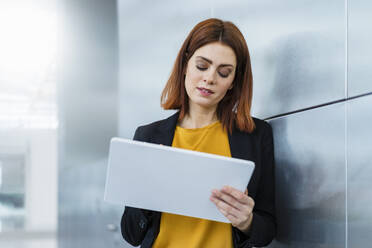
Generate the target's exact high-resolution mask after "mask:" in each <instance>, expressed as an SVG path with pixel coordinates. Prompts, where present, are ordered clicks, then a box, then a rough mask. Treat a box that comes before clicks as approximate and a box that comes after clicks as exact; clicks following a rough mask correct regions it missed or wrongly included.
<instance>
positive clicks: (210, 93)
mask: <svg viewBox="0 0 372 248" xmlns="http://www.w3.org/2000/svg"><path fill="white" fill-rule="evenodd" d="M196 88H197V89H198V90H199V92H200V93H201V94H202V95H203V96H210V95H212V94H213V93H214V92H213V91H211V90H208V89H206V88H199V87H196Z"/></svg>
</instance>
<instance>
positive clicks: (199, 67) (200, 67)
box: [196, 65, 208, 71]
mask: <svg viewBox="0 0 372 248" xmlns="http://www.w3.org/2000/svg"><path fill="white" fill-rule="evenodd" d="M196 68H198V69H199V70H201V71H205V70H206V69H208V68H207V67H203V66H198V65H197V66H196Z"/></svg>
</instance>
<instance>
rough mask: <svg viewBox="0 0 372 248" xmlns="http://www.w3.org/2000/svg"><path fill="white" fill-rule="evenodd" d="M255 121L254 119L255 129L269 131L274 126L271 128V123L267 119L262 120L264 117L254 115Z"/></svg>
mask: <svg viewBox="0 0 372 248" xmlns="http://www.w3.org/2000/svg"><path fill="white" fill-rule="evenodd" d="M252 118H253V121H254V124H255V125H256V129H255V131H257V132H267V131H270V130H271V129H272V128H271V125H270V123H269V122H268V121H265V120H262V119H259V118H257V117H253V116H252Z"/></svg>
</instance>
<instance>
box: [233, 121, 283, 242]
mask: <svg viewBox="0 0 372 248" xmlns="http://www.w3.org/2000/svg"><path fill="white" fill-rule="evenodd" d="M265 124H266V125H265V129H264V133H263V138H262V148H261V166H262V167H261V168H262V171H261V175H260V177H261V178H260V182H259V188H258V191H257V195H256V199H255V206H254V208H253V220H252V224H251V229H250V231H249V233H248V234H245V233H243V232H241V231H240V230H239V229H237V228H235V227H234V228H235V229H236V231H235V235H236V237H235V238H236V239H237V243H238V247H241V248H248V247H252V246H254V247H262V246H267V245H268V244H270V242H271V241H272V240H273V239H274V237H275V235H276V217H275V161H274V144H273V134H272V128H271V126H270V124H269V123H267V122H265Z"/></svg>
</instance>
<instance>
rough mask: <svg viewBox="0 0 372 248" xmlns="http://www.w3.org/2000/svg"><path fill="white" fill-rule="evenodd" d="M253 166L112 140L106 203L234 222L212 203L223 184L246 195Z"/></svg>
mask: <svg viewBox="0 0 372 248" xmlns="http://www.w3.org/2000/svg"><path fill="white" fill-rule="evenodd" d="M253 170H254V162H252V161H248V160H243V159H236V158H231V157H225V156H220V155H215V154H210V153H203V152H197V151H191V150H186V149H181V148H175V147H170V146H164V145H157V144H152V143H146V142H141V141H134V140H129V139H124V138H116V137H115V138H112V139H111V142H110V151H109V158H108V168H107V177H106V186H105V193H104V199H105V201H108V202H111V203H115V204H120V205H123V206H124V205H125V206H130V207H136V208H142V209H148V210H155V211H160V212H167V213H173V214H179V215H185V216H190V217H196V218H203V219H208V220H214V221H220V222H226V223H229V222H230V221H229V220H228V219H227V218H226V217H225V216H224V215H223V214H222V213H220V212H219V210H218V209H217V207H216V206H215V204H214V203H213V202H211V201H210V200H209V197H210V196H211V192H212V189H221V188H222V187H223V186H224V185H229V186H232V187H234V188H236V189H239V190H241V191H242V192H244V191H245V189H246V187H247V185H248V183H249V180H250V178H251V175H252V173H253Z"/></svg>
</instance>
